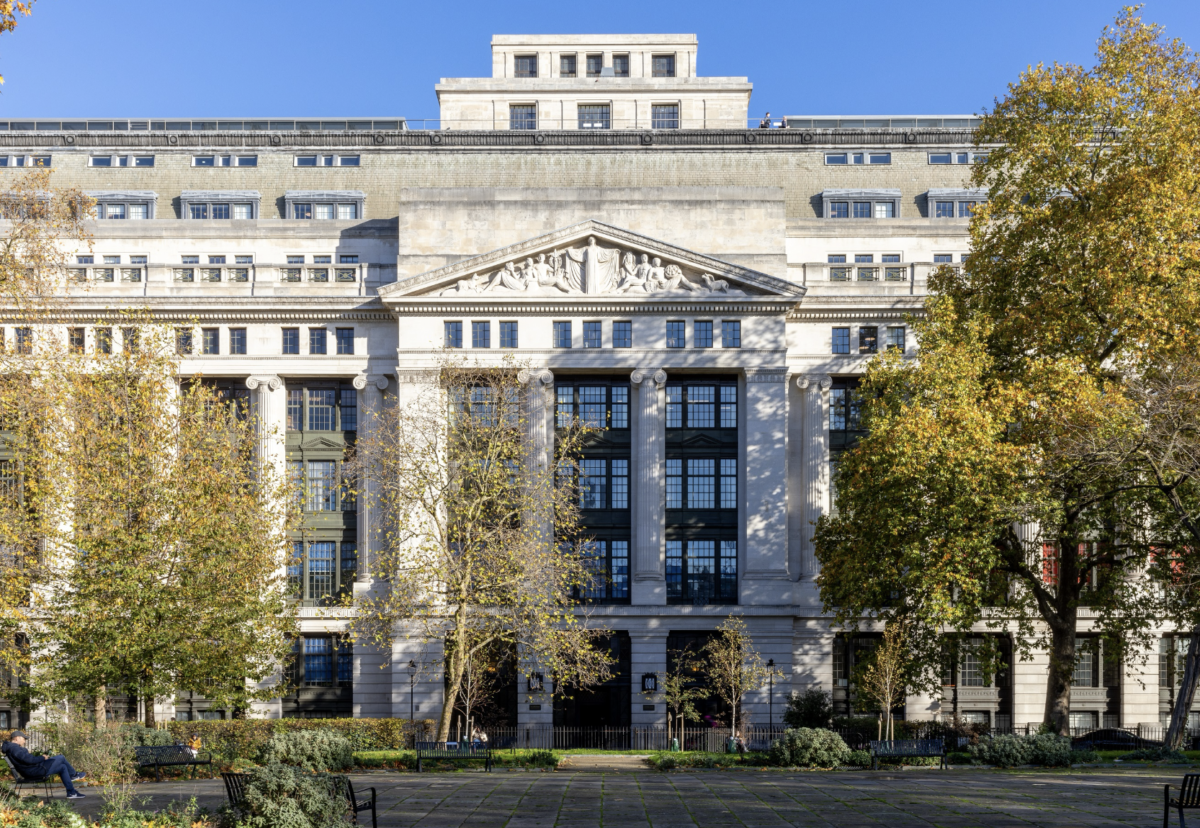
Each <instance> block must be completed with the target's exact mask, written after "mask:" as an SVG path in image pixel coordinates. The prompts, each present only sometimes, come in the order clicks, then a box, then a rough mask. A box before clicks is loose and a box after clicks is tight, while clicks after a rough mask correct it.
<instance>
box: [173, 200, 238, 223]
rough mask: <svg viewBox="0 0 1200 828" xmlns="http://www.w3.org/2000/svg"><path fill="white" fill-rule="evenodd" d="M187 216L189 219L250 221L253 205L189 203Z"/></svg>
mask: <svg viewBox="0 0 1200 828" xmlns="http://www.w3.org/2000/svg"><path fill="white" fill-rule="evenodd" d="M187 216H188V218H191V219H230V218H235V219H252V218H254V204H253V203H226V202H216V203H207V202H199V203H197V202H191V201H189V202H188V203H187Z"/></svg>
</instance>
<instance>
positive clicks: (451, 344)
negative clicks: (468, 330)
mask: <svg viewBox="0 0 1200 828" xmlns="http://www.w3.org/2000/svg"><path fill="white" fill-rule="evenodd" d="M443 328H444V337H445V338H444V339H443V344H444V345H445V347H447V348H461V347H462V346H463V339H462V333H463V331H462V323H461V322H446V323H445V325H444V326H443Z"/></svg>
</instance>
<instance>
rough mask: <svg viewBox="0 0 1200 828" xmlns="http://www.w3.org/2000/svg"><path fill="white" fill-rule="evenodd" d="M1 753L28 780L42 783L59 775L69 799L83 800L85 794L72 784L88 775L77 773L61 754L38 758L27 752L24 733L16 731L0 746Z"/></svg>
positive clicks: (42, 755)
mask: <svg viewBox="0 0 1200 828" xmlns="http://www.w3.org/2000/svg"><path fill="white" fill-rule="evenodd" d="M0 753H3V754H4V755H5V756H7V757H8V761H10V762H12V764H13V767H14V768H16V769H17V772H18V773H20V774H21V775H22V776H24V777H25V778H26V779H29V780H32V781H36V782H40V781H42V780H43V779H48V778H50V777H51V776H54V775H55V774H58V775H59V777H60V778H61V779H62V783H63V786H64V787H65V788H66V789H67V799H83V794H81V793H80V792H79V791H77V790H75V786H74V785H72V784H71V783H72V782H75V781H78V780H80V779H83V778H84V776H85V775H86V774H82V773H76V771H75V769H74V768H73V767H71V764H70V763H69V762H67V758H66V757H65V756H63V755H62V754H61V753H58V754H55V755H54V756H47V755H46V754H44V753H43V754H41V755H40V756H38V755H35V754H32V753H30V752H29V751H27V750H26V749H25V734H24V733H23V732H22V731H20V730H14V731H13V732H12V736H10V737H9V740H8V741H7V742H5V743H4V744H2V745H0Z"/></svg>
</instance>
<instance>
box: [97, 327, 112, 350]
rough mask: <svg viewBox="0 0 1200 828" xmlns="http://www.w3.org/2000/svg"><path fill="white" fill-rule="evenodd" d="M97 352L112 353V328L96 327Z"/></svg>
mask: <svg viewBox="0 0 1200 828" xmlns="http://www.w3.org/2000/svg"><path fill="white" fill-rule="evenodd" d="M95 333H96V353H98V354H111V353H112V328H96V331H95Z"/></svg>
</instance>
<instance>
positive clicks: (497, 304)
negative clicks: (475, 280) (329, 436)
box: [389, 294, 796, 316]
mask: <svg viewBox="0 0 1200 828" xmlns="http://www.w3.org/2000/svg"><path fill="white" fill-rule="evenodd" d="M422 298H424V297H412V298H406V299H404V300H400V301H397V302H396V303H394V304H392V303H389V305H390V307H391V309H392V311H393V312H394V313H395V314H396V315H397V316H413V315H417V316H429V315H433V314H440V313H456V314H457V313H503V314H506V315H514V316H516V315H521V316H527V315H542V314H547V313H571V314H592V313H614V314H626V315H631V314H641V315H645V314H664V313H689V314H697V313H699V314H725V315H731V314H737V315H739V316H781V315H785V314H787V313H789V312H791V311H793V309H794V308H795V307H796V300H794V299H785V298H781V297H778V296H763V297H755V298H754V299H751V300H747V299H745V298H741V299H736V300H730V301H726V302H712V301H705V300H698V301H694V302H689V301H687V300H686V299H685V300H683V301H665V302H664V301H663V300H661V299H657V300H656V299H653V298H651V297H647V301H646V302H630V301H629V300H628V299H621V300H618V301H611V300H610V301H605V300H596V299H594V298H590V297H580V298H579V300H578V301H574V302H573V301H570V300H569V299H565V298H558V299H555V298H550V297H544V296H542V297H537V296H530V297H529V298H528V299H526V300H525V301H522V302H514V301H513V296H512V294H506V295H505V296H504V297H503V298H499V297H498V298H497V299H495V300H492V301H489V300H486V299H482V298H481V297H479V296H472V297H470V298H467V299H462V300H454V299H451V298H448V297H445V296H439V297H429V298H428V299H427V300H426V301H423V302H422V301H416V300H419V299H422Z"/></svg>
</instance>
